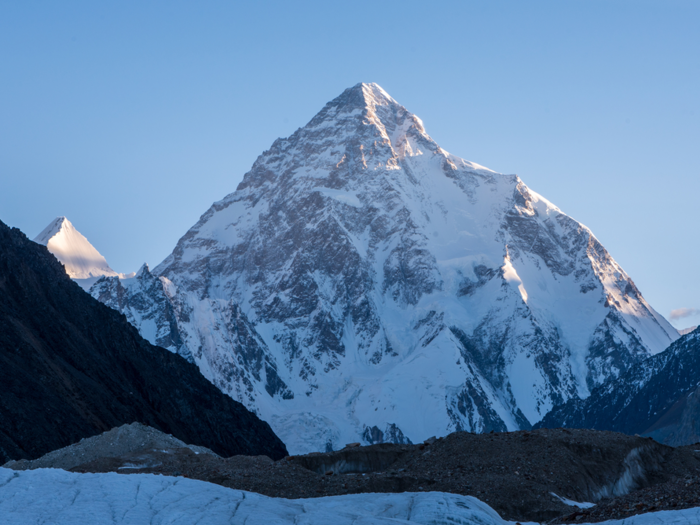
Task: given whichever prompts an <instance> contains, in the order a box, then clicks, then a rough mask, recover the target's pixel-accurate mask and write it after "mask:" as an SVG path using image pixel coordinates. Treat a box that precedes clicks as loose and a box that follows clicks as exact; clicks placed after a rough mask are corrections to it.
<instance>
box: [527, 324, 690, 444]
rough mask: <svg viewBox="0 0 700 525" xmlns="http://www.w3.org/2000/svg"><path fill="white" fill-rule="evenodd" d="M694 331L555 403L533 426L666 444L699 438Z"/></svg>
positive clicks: (685, 442)
mask: <svg viewBox="0 0 700 525" xmlns="http://www.w3.org/2000/svg"><path fill="white" fill-rule="evenodd" d="M699 370H700V333H699V332H697V331H694V332H691V333H689V334H687V335H684V336H683V337H682V338H680V339H678V340H677V341H676V342H675V343H673V344H672V345H671V346H670V347H669V348H668V349H667V350H665V351H664V352H662V353H660V354H658V355H655V356H653V357H650V358H649V359H647V360H646V361H643V362H641V363H638V364H637V365H635V366H633V367H631V368H630V369H629V370H628V371H627V372H626V373H624V374H622V375H621V376H620V377H619V378H617V379H614V380H611V381H609V382H607V383H605V384H603V385H601V386H600V387H598V388H596V389H595V390H593V392H592V393H591V395H590V397H588V398H587V399H585V400H571V401H569V402H568V403H566V404H563V405H561V406H558V407H556V408H555V409H554V410H552V411H551V412H550V413H549V414H548V415H547V416H546V417H545V418H544V419H543V420H542V421H541V422H540V423H539V424H538V426H539V427H549V428H553V427H562V426H564V427H572V428H593V429H597V430H614V431H617V432H624V433H626V434H640V435H645V436H651V437H653V438H654V439H656V440H658V441H660V442H662V443H666V444H668V445H673V446H678V445H686V444H691V443H697V442H698V441H700V388H698V384H699V383H700V373H699V372H698V371H699Z"/></svg>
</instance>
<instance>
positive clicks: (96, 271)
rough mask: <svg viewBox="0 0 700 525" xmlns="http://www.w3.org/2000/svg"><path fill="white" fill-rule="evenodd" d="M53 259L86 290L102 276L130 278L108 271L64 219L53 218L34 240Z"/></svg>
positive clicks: (104, 260)
mask: <svg viewBox="0 0 700 525" xmlns="http://www.w3.org/2000/svg"><path fill="white" fill-rule="evenodd" d="M34 242H36V243H39V244H43V245H44V246H46V248H48V250H49V251H50V252H51V253H52V254H54V256H56V259H58V260H59V261H60V262H61V263H63V265H64V266H65V268H66V273H67V274H68V275H69V276H70V277H71V278H72V279H74V280H75V281H76V282H77V283H78V284H80V286H82V287H83V288H84V289H86V290H88V289H90V287H91V286H92V285H93V284H94V283H95V282H96V281H97V280H98V279H99V278H100V277H102V276H108V277H115V276H116V277H122V278H124V277H131V276H133V274H131V275H124V274H119V273H117V272H115V271H114V270H112V268H110V267H109V264H107V260H106V259H105V258H104V257H103V256H102V254H100V252H98V251H97V250H96V249H95V247H94V246H93V245H92V244H90V241H88V240H87V239H86V238H85V237H84V236H83V235H82V234H81V233H80V232H79V231H78V230H76V229H75V226H73V224H72V223H71V222H70V221H69V220H68V219H67V218H66V217H57V218H56V219H55V220H53V221H52V222H51V224H49V225H48V226H47V227H46V228H44V230H43V231H42V232H41V233H40V234H39V235H37V236H36V237H35V238H34Z"/></svg>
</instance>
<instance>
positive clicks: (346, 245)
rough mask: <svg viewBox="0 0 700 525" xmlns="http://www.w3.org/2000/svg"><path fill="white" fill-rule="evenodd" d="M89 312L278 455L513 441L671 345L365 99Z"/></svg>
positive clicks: (575, 236) (526, 201) (528, 200)
mask: <svg viewBox="0 0 700 525" xmlns="http://www.w3.org/2000/svg"><path fill="white" fill-rule="evenodd" d="M465 125H470V124H469V123H465ZM91 293H92V294H93V296H94V297H96V298H99V299H100V300H101V301H103V302H105V303H106V304H109V305H110V306H112V307H114V308H117V309H119V310H120V311H122V312H124V313H125V314H126V315H127V317H128V318H129V320H130V321H131V322H132V323H133V324H134V325H135V326H137V327H138V328H139V329H140V330H141V332H142V333H143V334H144V335H145V336H146V337H147V338H149V339H150V340H151V341H152V342H154V343H156V344H161V345H163V346H166V347H167V348H169V349H171V350H172V351H174V352H178V353H180V354H181V355H183V356H185V357H186V358H187V359H190V360H192V361H194V362H195V363H196V364H197V365H198V366H199V367H200V370H201V371H202V373H203V374H204V375H205V376H206V377H207V378H209V379H210V380H211V381H212V382H213V383H214V384H215V385H217V386H218V387H219V388H220V389H221V390H223V391H224V392H227V393H229V394H230V395H231V396H233V397H234V398H235V399H237V400H239V401H241V402H242V403H244V404H245V405H246V406H247V407H249V408H250V409H252V410H254V411H255V412H256V413H257V414H258V415H260V416H261V417H262V418H263V419H265V420H266V421H268V422H269V423H270V424H271V426H272V428H273V429H274V430H275V432H276V433H277V434H278V435H279V436H280V437H281V438H282V440H283V441H284V442H285V443H286V445H287V447H288V449H289V451H290V452H291V453H295V454H296V453H302V452H309V451H314V450H326V449H335V448H338V447H339V446H342V445H344V444H345V443H348V442H353V441H362V442H364V443H376V442H381V441H392V442H399V443H400V442H409V441H413V442H416V441H420V440H424V439H426V438H428V437H430V436H432V435H445V434H447V433H449V432H452V431H456V430H467V431H473V432H487V431H490V430H496V431H504V430H515V429H521V428H529V427H530V426H531V425H533V424H534V423H536V422H537V421H539V420H541V419H542V417H543V416H544V415H545V414H546V413H547V412H548V411H549V410H551V408H552V407H553V406H554V405H556V404H560V403H563V402H566V401H567V400H569V399H572V398H573V399H575V398H585V397H587V396H588V395H589V392H590V390H591V389H592V388H593V387H595V386H596V385H599V384H601V383H603V382H604V381H605V380H607V379H609V378H611V377H617V376H618V375H619V374H620V373H622V372H624V371H626V370H627V369H629V368H630V366H632V365H634V364H636V363H638V362H640V361H641V360H643V359H645V358H647V357H648V356H650V355H654V354H657V353H659V352H661V351H662V350H664V349H665V348H666V347H667V346H668V345H669V344H670V343H671V342H672V341H674V340H675V339H676V338H678V333H677V331H676V330H675V329H674V328H673V327H672V326H671V325H670V324H669V323H668V322H667V321H666V320H665V319H664V318H663V317H662V316H660V315H659V314H658V313H656V312H655V311H654V309H653V308H652V307H651V306H650V305H649V304H648V303H647V302H646V301H645V299H644V298H643V297H642V295H641V293H640V292H639V290H638V289H637V287H636V286H635V284H634V282H633V281H632V280H631V279H630V277H629V276H628V275H627V274H626V273H625V272H624V270H623V269H622V268H621V267H620V266H619V265H618V264H617V263H616V262H615V261H614V259H613V258H612V257H611V256H610V254H609V253H608V252H607V251H606V250H605V248H604V247H603V246H602V245H601V244H600V243H599V242H598V240H597V239H596V237H595V236H594V235H593V233H591V231H590V230H589V229H588V228H586V227H585V226H584V225H582V224H581V223H579V222H577V221H576V220H574V219H572V218H571V217H569V216H567V215H566V214H565V213H563V212H562V211H561V210H559V209H558V208H557V207H556V206H554V205H553V204H552V203H550V202H549V201H547V200H546V199H545V198H544V197H542V196H541V195H539V194H537V193H535V192H534V191H532V190H531V189H529V188H528V187H527V186H526V185H525V184H524V183H523V181H522V180H520V179H519V178H518V177H517V176H515V175H502V174H499V173H495V172H493V171H491V170H488V169H486V168H484V167H482V166H479V165H478V164H474V163H471V162H468V161H465V160H463V159H461V158H459V157H456V156H454V155H451V154H450V153H448V152H446V151H445V150H443V149H442V148H441V147H440V146H439V145H438V144H437V143H435V141H433V140H432V139H431V138H430V137H429V136H428V134H427V133H426V131H425V129H424V127H423V123H422V121H421V120H420V119H419V118H418V117H416V116H415V115H413V114H412V113H410V112H409V111H408V110H406V108H404V107H403V106H401V105H400V104H398V103H397V102H396V101H395V100H394V99H392V98H391V97H390V96H389V95H388V94H387V93H386V92H385V91H384V90H383V89H382V88H381V87H379V86H377V85H376V84H358V85H357V86H355V87H353V88H350V89H348V90H346V91H345V92H344V93H342V94H341V95H340V96H339V97H338V98H336V99H334V100H333V101H331V102H329V103H328V104H327V105H326V106H325V107H324V108H323V109H322V110H321V112H320V113H318V114H317V115H316V116H315V117H314V118H313V119H312V120H311V121H310V122H309V123H308V124H307V125H306V126H305V127H303V128H300V129H299V130H297V131H296V132H295V133H294V134H293V135H291V136H290V137H288V138H286V139H278V140H276V141H275V142H274V144H273V145H272V146H271V148H270V149H269V150H268V151H265V152H264V153H263V154H262V155H261V156H260V157H259V158H258V159H257V160H256V162H255V164H254V165H253V167H252V169H251V171H250V172H248V173H247V174H246V175H245V177H244V179H243V182H242V183H241V184H240V185H239V186H238V189H237V190H236V191H235V192H234V193H231V194H230V195H228V196H226V197H225V198H224V199H223V200H221V201H219V202H216V203H214V204H213V205H212V207H211V208H210V209H209V210H208V211H207V212H206V213H205V214H204V215H202V217H201V218H200V220H199V221H198V222H197V224H195V225H194V226H193V227H192V228H191V229H190V230H189V231H188V232H187V233H186V234H185V235H184V236H183V237H182V238H181V239H180V241H179V242H178V244H177V246H176V247H175V249H174V250H173V252H172V254H171V255H169V256H168V257H167V258H166V259H165V260H164V261H163V262H162V263H161V264H160V265H158V266H157V267H155V268H154V269H153V271H152V272H150V271H147V269H144V271H142V272H140V274H139V276H138V277H136V278H134V280H132V282H131V283H129V282H127V281H119V280H118V279H116V278H105V279H102V280H101V281H99V282H98V283H96V284H95V285H94V286H93V288H92V289H91Z"/></svg>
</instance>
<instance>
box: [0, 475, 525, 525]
mask: <svg viewBox="0 0 700 525" xmlns="http://www.w3.org/2000/svg"><path fill="white" fill-rule="evenodd" d="M0 516H2V523H4V524H6V525H30V524H32V525H34V524H40V523H41V524H43V523H51V524H53V525H64V524H65V525H84V524H85V525H88V524H89V525H93V524H96V523H99V524H101V525H107V524H135V525H136V524H138V525H141V524H144V523H150V524H153V525H165V524H183V525H192V524H194V523H207V524H210V525H218V524H244V523H245V524H246V525H282V524H295V525H320V524H330V523H332V524H333V525H355V524H358V523H362V524H363V525H385V524H386V525H389V524H391V525H398V524H401V523H412V524H424V525H428V524H431V525H440V524H444V525H448V524H449V525H459V524H463V525H467V524H470V525H471V524H479V525H506V524H508V523H513V522H508V521H505V520H503V519H501V517H500V516H499V515H498V514H497V513H496V511H494V510H493V509H492V508H491V507H489V506H488V505H487V504H485V503H483V502H481V501H479V500H478V499H476V498H472V497H469V496H460V495H456V494H446V493H443V492H427V493H410V492H405V493H401V494H351V495H346V496H331V497H324V498H314V499H298V500H288V499H282V498H270V497H267V496H262V495H260V494H256V493H253V492H245V491H241V490H233V489H228V488H225V487H221V486H219V485H214V484H212V483H206V482H204V481H197V480H192V479H186V478H174V477H168V476H156V475H152V474H129V475H123V474H116V473H107V474H76V473H71V472H66V471H64V470H60V469H38V470H26V471H19V472H17V471H13V470H9V469H4V468H0Z"/></svg>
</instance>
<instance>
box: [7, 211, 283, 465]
mask: <svg viewBox="0 0 700 525" xmlns="http://www.w3.org/2000/svg"><path fill="white" fill-rule="evenodd" d="M0 385H2V387H1V390H0V463H4V462H5V461H7V460H9V459H19V458H26V459H33V458H37V457H39V456H41V455H42V454H46V453H47V452H49V451H52V450H55V449H57V448H60V447H64V446H67V445H70V444H71V443H75V442H77V441H79V440H80V439H81V438H85V437H89V436H93V435H96V434H99V433H101V432H104V431H106V430H109V429H111V428H113V427H116V426H120V425H123V424H125V423H132V422H134V421H138V422H141V423H144V424H146V425H149V426H151V427H154V428H156V429H159V430H161V431H163V432H167V433H168V434H172V435H173V436H175V437H177V438H179V439H181V440H183V441H185V442H186V443H191V444H195V445H202V446H205V447H208V448H210V449H211V450H213V451H215V452H216V453H218V454H221V455H223V456H231V455H236V454H247V455H258V454H264V455H268V456H270V457H271V458H273V459H278V458H280V457H284V456H285V455H286V453H287V452H286V448H285V446H284V444H283V443H282V442H281V441H280V439H279V438H278V437H277V436H276V435H275V434H274V433H273V432H272V430H271V429H270V427H269V425H268V424H267V423H265V422H263V421H261V420H260V419H258V418H257V417H256V416H255V415H254V414H252V413H251V412H249V411H248V410H247V409H246V408H244V407H243V406H242V405H241V404H240V403H238V402H236V401H233V400H232V399H231V398H229V397H228V396H226V395H224V394H222V393H221V392H220V391H219V390H218V389H217V388H216V387H214V386H213V385H212V384H211V383H210V382H209V381H207V380H206V379H205V378H204V377H203V376H202V375H201V374H200V372H199V370H198V369H197V367H196V366H194V365H192V364H190V363H188V362H186V361H185V360H184V359H183V358H182V357H180V356H178V355H175V354H172V353H170V352H168V351H167V350H164V349H162V348H160V347H156V346H153V345H151V344H149V343H148V342H147V341H145V340H144V339H143V338H141V336H140V335H139V334H138V332H137V330H136V329H135V328H133V327H132V326H131V325H130V324H129V323H128V322H127V320H126V318H125V317H124V316H123V315H121V314H119V313H118V312H116V311H114V310H112V309H111V308H109V307H107V306H105V305H103V304H101V303H99V302H98V301H96V300H95V299H93V298H92V297H90V296H89V295H88V294H86V293H85V292H84V291H83V290H81V289H80V287H79V286H78V285H77V284H76V283H74V282H73V281H71V280H70V278H69V277H68V276H67V275H66V272H65V270H64V268H63V266H62V265H61V264H60V263H59V262H58V261H57V260H56V258H55V257H54V256H53V255H51V254H50V253H49V252H48V251H47V250H46V248H45V247H44V246H41V245H39V244H36V243H34V242H32V241H30V240H29V239H27V238H26V236H25V235H24V234H23V233H22V232H20V231H19V230H17V229H16V228H13V229H10V228H9V227H7V226H6V225H5V224H3V223H2V222H0Z"/></svg>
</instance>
